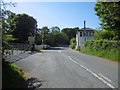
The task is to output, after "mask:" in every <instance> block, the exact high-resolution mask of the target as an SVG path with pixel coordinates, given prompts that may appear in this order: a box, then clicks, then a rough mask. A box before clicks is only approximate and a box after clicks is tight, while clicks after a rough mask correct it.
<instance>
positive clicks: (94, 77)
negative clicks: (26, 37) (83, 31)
mask: <svg viewBox="0 0 120 90" xmlns="http://www.w3.org/2000/svg"><path fill="white" fill-rule="evenodd" d="M15 64H16V65H17V66H18V67H20V68H21V69H23V70H24V71H25V72H26V75H27V76H28V77H29V78H30V77H36V78H38V79H39V80H41V81H43V82H42V86H41V87H40V88H118V63H117V62H113V61H110V60H107V59H103V58H99V57H96V56H90V55H86V54H83V53H80V52H78V51H74V50H71V49H68V48H64V47H56V48H51V49H50V50H43V51H42V53H36V54H33V55H31V56H29V57H27V58H24V59H22V60H19V61H17V62H15Z"/></svg>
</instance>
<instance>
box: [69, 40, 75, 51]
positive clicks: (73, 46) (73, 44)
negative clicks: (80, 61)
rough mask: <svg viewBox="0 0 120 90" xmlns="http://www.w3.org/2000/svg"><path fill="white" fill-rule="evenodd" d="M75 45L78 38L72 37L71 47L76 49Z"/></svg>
mask: <svg viewBox="0 0 120 90" xmlns="http://www.w3.org/2000/svg"><path fill="white" fill-rule="evenodd" d="M75 46H76V38H72V39H71V40H70V45H69V48H72V49H75Z"/></svg>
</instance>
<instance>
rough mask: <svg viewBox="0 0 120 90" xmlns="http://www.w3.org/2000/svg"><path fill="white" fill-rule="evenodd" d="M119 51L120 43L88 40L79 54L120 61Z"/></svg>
mask: <svg viewBox="0 0 120 90" xmlns="http://www.w3.org/2000/svg"><path fill="white" fill-rule="evenodd" d="M119 50H120V42H118V41H108V40H88V41H86V42H85V47H84V48H83V49H82V50H81V52H85V53H88V54H92V55H96V56H100V57H105V58H108V59H112V60H115V61H120V59H119V55H118V54H119V53H118V52H119Z"/></svg>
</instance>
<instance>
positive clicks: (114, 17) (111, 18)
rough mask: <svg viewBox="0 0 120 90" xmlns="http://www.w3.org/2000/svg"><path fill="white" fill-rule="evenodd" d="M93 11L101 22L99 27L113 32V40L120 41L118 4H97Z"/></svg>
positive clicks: (119, 8)
mask: <svg viewBox="0 0 120 90" xmlns="http://www.w3.org/2000/svg"><path fill="white" fill-rule="evenodd" d="M94 9H95V12H96V15H97V16H98V17H99V19H100V20H101V27H102V28H103V29H105V30H110V31H114V33H115V35H116V36H115V38H116V39H119V40H120V35H119V33H120V4H119V3H118V2H97V3H96V5H95V7H94Z"/></svg>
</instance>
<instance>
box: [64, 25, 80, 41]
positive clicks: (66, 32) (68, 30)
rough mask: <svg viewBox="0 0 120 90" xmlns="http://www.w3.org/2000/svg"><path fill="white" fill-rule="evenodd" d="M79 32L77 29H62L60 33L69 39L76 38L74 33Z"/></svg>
mask: <svg viewBox="0 0 120 90" xmlns="http://www.w3.org/2000/svg"><path fill="white" fill-rule="evenodd" d="M77 30H79V28H78V27H75V28H63V29H62V32H64V33H65V34H66V35H67V36H68V37H69V39H72V38H75V37H76V31H77Z"/></svg>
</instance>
